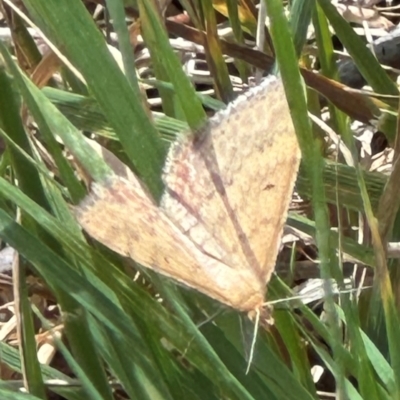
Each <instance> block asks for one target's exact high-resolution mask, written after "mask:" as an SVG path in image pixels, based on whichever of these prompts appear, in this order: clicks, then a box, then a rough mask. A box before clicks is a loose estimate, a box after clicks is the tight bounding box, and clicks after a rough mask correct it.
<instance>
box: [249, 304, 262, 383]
mask: <svg viewBox="0 0 400 400" xmlns="http://www.w3.org/2000/svg"><path fill="white" fill-rule="evenodd" d="M259 326H260V309H259V308H257V309H256V319H255V322H254V332H253V340H252V342H251V347H250V354H249V361H248V362H247V368H246V375H247V374H248V373H249V371H250V366H251V362H252V361H253V357H254V348H255V347H256V340H257V333H258V327H259Z"/></svg>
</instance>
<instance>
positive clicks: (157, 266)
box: [76, 76, 300, 312]
mask: <svg viewBox="0 0 400 400" xmlns="http://www.w3.org/2000/svg"><path fill="white" fill-rule="evenodd" d="M299 162H300V151H299V146H298V143H297V139H296V135H295V132H294V128H293V125H292V120H291V117H290V114H289V109H288V105H287V102H286V97H285V94H284V90H283V85H282V82H281V81H280V80H279V79H277V78H275V77H272V76H270V77H268V78H266V79H264V80H263V82H262V83H261V84H260V85H258V86H256V87H253V88H251V89H250V90H248V91H247V92H246V93H244V94H242V95H240V96H239V97H238V98H237V99H236V100H235V101H233V102H232V103H230V104H229V105H228V106H227V108H226V109H224V110H223V111H221V112H218V113H217V114H215V115H214V116H213V117H212V118H210V119H209V120H208V122H207V123H206V124H205V126H204V127H203V128H202V129H201V130H200V131H199V132H196V133H195V134H190V135H186V136H184V137H183V138H181V139H178V140H177V141H176V142H175V143H173V144H172V145H171V147H170V150H169V154H168V157H167V161H166V163H165V166H164V172H163V181H164V183H165V192H164V194H163V196H162V199H161V202H160V204H159V205H157V204H156V203H155V201H154V200H153V199H152V198H151V196H150V195H149V194H148V191H147V190H146V188H145V187H144V185H143V184H142V183H141V182H140V180H139V179H138V178H137V177H136V176H134V175H132V177H131V178H130V179H126V178H123V177H121V176H118V175H113V176H111V177H110V178H109V179H108V180H107V181H106V182H100V183H94V184H93V185H92V190H91V193H90V194H89V195H88V196H87V197H86V199H84V201H83V202H82V203H81V204H80V205H79V206H78V207H77V211H76V216H77V219H78V221H79V223H80V225H81V226H82V227H83V228H84V229H85V230H86V232H87V233H89V235H91V236H92V237H93V238H95V239H96V240H98V241H99V242H101V243H103V244H104V245H106V246H108V247H109V248H111V249H112V250H114V251H115V252H117V253H119V254H121V255H123V256H126V257H130V258H132V259H134V260H135V261H136V262H138V263H139V264H141V265H143V266H145V267H148V268H151V269H152V270H154V271H156V272H158V273H160V274H163V275H165V276H168V277H171V278H173V279H174V280H176V281H178V282H180V283H181V284H184V285H186V286H188V287H190V288H193V289H196V290H198V291H200V292H202V293H204V294H206V295H208V296H209V297H212V298H213V299H215V300H218V301H219V302H221V303H223V304H225V305H227V306H230V307H232V308H234V309H237V310H239V311H244V312H251V311H254V310H259V309H260V308H261V307H262V306H263V302H264V295H265V291H266V284H267V283H268V282H269V280H270V277H271V274H272V272H273V271H274V268H275V262H276V257H277V253H278V249H279V245H280V241H281V235H282V230H283V226H284V223H285V221H286V217H287V210H288V206H289V202H290V199H291V195H292V191H293V186H294V183H295V179H296V176H297V171H298V167H299Z"/></svg>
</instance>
